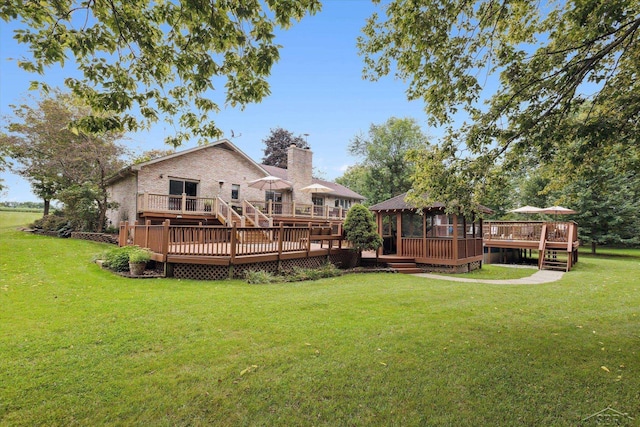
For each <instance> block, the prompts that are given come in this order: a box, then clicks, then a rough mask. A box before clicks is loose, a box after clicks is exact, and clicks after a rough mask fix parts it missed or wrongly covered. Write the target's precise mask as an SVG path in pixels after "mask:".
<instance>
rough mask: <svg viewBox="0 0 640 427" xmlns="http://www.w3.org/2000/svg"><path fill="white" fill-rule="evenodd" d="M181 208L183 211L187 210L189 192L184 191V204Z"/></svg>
mask: <svg viewBox="0 0 640 427" xmlns="http://www.w3.org/2000/svg"><path fill="white" fill-rule="evenodd" d="M180 208H181V212H182V213H185V212H186V211H187V193H182V205H181V207H180Z"/></svg>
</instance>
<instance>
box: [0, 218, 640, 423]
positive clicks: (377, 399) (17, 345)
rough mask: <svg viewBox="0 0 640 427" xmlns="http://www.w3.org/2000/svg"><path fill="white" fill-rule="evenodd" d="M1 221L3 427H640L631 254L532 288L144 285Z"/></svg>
mask: <svg viewBox="0 0 640 427" xmlns="http://www.w3.org/2000/svg"><path fill="white" fill-rule="evenodd" d="M4 215H5V214H4V213H0V224H1V225H0V228H2V230H0V233H1V234H0V307H1V310H0V325H1V327H0V424H1V425H12V426H13V425H25V426H26V425H28V426H32V425H73V424H79V425H131V424H142V425H160V426H162V425H221V426H225V425H230V426H235V425H282V426H291V425H320V426H323V425H324V426H335V425H384V426H387V425H402V426H405V425H406V426H413V425H416V426H417V425H452V426H477V425H492V426H512V425H554V426H564V425H566V426H572V425H576V424H579V423H580V422H581V420H582V419H583V418H585V417H587V416H589V415H591V414H593V413H595V412H597V411H600V410H601V409H604V408H606V407H612V408H615V409H617V410H619V411H622V412H627V413H629V415H630V416H632V417H634V418H635V420H636V421H634V422H637V420H638V419H640V406H639V403H638V402H640V332H639V329H638V324H639V322H640V262H639V261H638V259H637V258H633V257H624V258H623V257H608V256H602V257H581V259H580V262H579V264H578V265H577V266H576V268H575V269H574V270H573V271H571V272H570V273H569V274H565V276H564V278H563V279H562V280H561V281H559V282H555V283H550V284H544V285H536V286H524V285H522V286H499V285H480V284H478V285H475V284H471V285H469V284H460V283H452V282H447V281H439V280H428V279H423V278H416V277H413V276H410V275H401V274H393V275H392V274H366V275H347V276H342V277H339V278H328V279H322V280H318V281H313V282H299V283H287V284H284V283H280V284H278V283H276V284H269V285H260V286H256V285H249V284H247V283H244V282H241V281H220V282H204V281H189V280H174V279H162V280H159V279H146V280H135V279H126V278H122V277H119V276H114V275H112V274H111V273H109V272H107V271H104V270H101V269H100V268H98V267H97V266H96V265H94V264H92V263H91V259H92V257H93V255H94V254H96V253H99V252H102V251H103V250H104V248H105V247H106V246H105V245H101V244H97V243H92V242H85V241H75V240H70V239H64V240H63V239H56V238H48V237H41V236H34V235H30V234H27V233H20V232H17V231H14V230H13V227H9V226H8V224H9V223H11V224H12V225H14V224H15V221H13V220H9V221H8V220H7V219H6V218H4ZM635 253H636V255H638V256H640V251H636V252H635ZM7 254H10V255H7ZM604 368H606V369H607V370H605V369H604ZM585 425H588V424H585ZM623 425H624V424H623ZM627 425H630V424H627Z"/></svg>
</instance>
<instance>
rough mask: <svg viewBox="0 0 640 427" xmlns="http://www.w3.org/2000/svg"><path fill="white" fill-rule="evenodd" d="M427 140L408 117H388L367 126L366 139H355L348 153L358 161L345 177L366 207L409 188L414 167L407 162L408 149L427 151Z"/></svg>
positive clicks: (361, 136)
mask: <svg viewBox="0 0 640 427" xmlns="http://www.w3.org/2000/svg"><path fill="white" fill-rule="evenodd" d="M429 149H430V146H429V142H428V138H427V136H426V135H424V134H423V133H422V131H421V130H420V126H419V125H418V123H417V122H416V120H415V119H412V118H396V117H391V118H390V119H388V120H387V121H386V122H385V123H382V124H379V125H376V124H372V125H371V126H370V127H369V133H368V135H367V136H363V135H359V136H356V137H355V138H354V139H353V140H351V143H350V144H349V152H350V153H351V154H352V155H354V156H356V157H358V158H360V162H359V164H358V166H361V168H357V169H351V170H350V171H349V174H348V175H347V177H346V178H345V181H349V180H356V181H357V180H362V181H363V182H356V187H358V188H360V190H361V191H362V192H361V193H360V194H362V195H363V196H365V197H366V198H367V203H368V204H376V203H379V202H382V201H384V200H387V199H390V198H391V197H395V196H397V195H399V194H402V193H405V192H406V191H407V190H409V189H410V188H411V174H412V173H413V170H414V169H413V168H414V164H413V162H412V161H410V160H409V159H407V153H408V152H410V151H411V150H419V151H429Z"/></svg>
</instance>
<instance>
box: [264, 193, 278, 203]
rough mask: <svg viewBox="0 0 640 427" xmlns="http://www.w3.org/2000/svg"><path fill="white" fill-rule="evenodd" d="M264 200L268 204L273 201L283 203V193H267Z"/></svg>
mask: <svg viewBox="0 0 640 427" xmlns="http://www.w3.org/2000/svg"><path fill="white" fill-rule="evenodd" d="M264 200H265V201H267V202H268V201H269V200H271V201H272V202H275V203H282V193H277V192H275V191H265V192H264Z"/></svg>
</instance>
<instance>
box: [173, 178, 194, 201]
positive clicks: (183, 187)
mask: <svg viewBox="0 0 640 427" xmlns="http://www.w3.org/2000/svg"><path fill="white" fill-rule="evenodd" d="M182 193H185V194H186V195H187V196H191V197H196V196H197V195H198V183H197V182H194V181H186V180H182V179H170V180H169V194H170V195H172V196H182Z"/></svg>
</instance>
